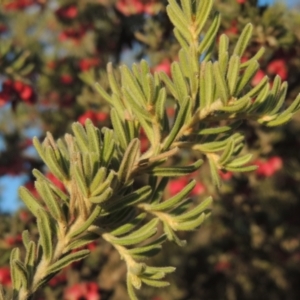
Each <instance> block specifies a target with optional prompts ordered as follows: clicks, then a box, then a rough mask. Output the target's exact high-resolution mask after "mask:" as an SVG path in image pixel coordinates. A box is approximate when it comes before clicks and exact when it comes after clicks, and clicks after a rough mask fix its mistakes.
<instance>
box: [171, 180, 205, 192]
mask: <svg viewBox="0 0 300 300" xmlns="http://www.w3.org/2000/svg"><path fill="white" fill-rule="evenodd" d="M188 183H189V177H181V178H179V179H173V180H170V182H169V184H168V189H169V193H170V196H174V195H176V194H177V193H179V192H180V191H181V190H182V189H184V188H185V187H186V186H187V184H188ZM204 192H205V186H204V185H203V184H202V183H200V182H197V183H196V185H195V187H194V189H193V190H192V191H191V194H190V195H191V196H196V195H201V194H203V193H204Z"/></svg>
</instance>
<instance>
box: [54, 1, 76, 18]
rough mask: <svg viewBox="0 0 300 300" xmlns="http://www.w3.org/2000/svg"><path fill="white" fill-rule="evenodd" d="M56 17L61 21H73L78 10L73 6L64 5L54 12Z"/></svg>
mask: <svg viewBox="0 0 300 300" xmlns="http://www.w3.org/2000/svg"><path fill="white" fill-rule="evenodd" d="M55 14H56V16H57V17H58V18H61V19H69V20H71V19H74V18H76V17H77V15H78V9H77V7H76V6H75V5H74V4H71V5H66V6H63V7H61V8H59V9H58V10H56V12H55Z"/></svg>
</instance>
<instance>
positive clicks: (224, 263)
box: [214, 260, 231, 273]
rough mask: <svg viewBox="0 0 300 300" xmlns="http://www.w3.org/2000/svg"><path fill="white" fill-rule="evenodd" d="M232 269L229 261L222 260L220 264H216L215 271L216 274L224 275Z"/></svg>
mask: <svg viewBox="0 0 300 300" xmlns="http://www.w3.org/2000/svg"><path fill="white" fill-rule="evenodd" d="M230 268H231V264H230V262H229V261H227V260H220V261H219V262H217V263H216V264H215V267H214V270H215V271H216V272H220V273H222V272H224V271H226V270H229V269H230Z"/></svg>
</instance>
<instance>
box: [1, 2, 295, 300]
mask: <svg viewBox="0 0 300 300" xmlns="http://www.w3.org/2000/svg"><path fill="white" fill-rule="evenodd" d="M165 7H166V3H165V2H164V1H155V0H153V1H144V2H143V1H141V0H131V1H130V0H127V1H126V0H119V1H110V0H101V1H96V0H95V1H93V0H89V1H88V0H87V1H80V2H79V3H78V2H74V1H66V0H65V1H42V0H40V1H38V0H37V1H34V0H19V1H11V2H7V4H5V5H3V7H2V8H1V15H0V35H1V48H0V60H1V65H0V73H1V77H2V90H1V92H0V105H1V121H0V126H1V129H0V131H1V138H2V139H3V150H2V152H1V157H0V174H1V176H6V175H13V176H20V175H24V174H26V176H27V178H28V182H27V184H26V186H27V188H29V189H31V190H32V192H33V193H34V192H35V190H34V185H33V182H32V180H33V178H32V177H31V176H32V175H31V170H32V169H33V168H37V169H39V170H41V171H42V172H44V173H45V174H46V176H47V177H48V178H49V179H50V180H51V181H53V182H54V183H55V184H56V185H57V186H58V187H60V188H62V187H63V186H62V185H61V183H60V182H59V180H58V179H56V178H55V177H54V175H53V174H51V173H49V171H47V169H46V168H45V167H44V166H43V164H42V163H41V161H40V160H39V159H38V157H37V155H36V153H35V152H34V151H33V149H32V144H31V138H30V133H31V132H32V131H34V132H39V138H40V139H43V138H44V135H45V132H46V131H50V132H52V133H53V135H54V137H55V138H59V137H61V136H62V135H63V134H64V133H65V132H70V130H71V127H70V126H71V124H72V122H73V121H74V120H78V121H79V122H80V123H84V121H85V120H86V118H90V119H91V120H92V121H93V122H94V124H95V125H99V126H102V125H107V126H109V118H108V107H107V106H106V103H105V102H104V101H103V99H101V96H99V94H98V93H97V92H96V91H95V90H94V89H93V88H92V87H91V82H90V81H89V80H88V78H89V77H88V76H86V74H89V75H90V77H91V78H93V81H94V80H97V81H98V82H100V84H101V85H102V86H104V87H108V81H107V78H106V76H105V73H104V70H105V68H106V64H107V62H108V61H113V62H114V63H115V64H119V63H121V62H126V63H129V64H130V63H131V60H140V59H141V58H144V59H146V60H147V61H148V62H149V63H150V64H151V66H152V70H162V71H165V72H166V73H167V74H168V75H170V62H171V61H172V60H176V59H177V53H178V49H179V45H178V44H177V43H176V40H175V39H174V37H173V33H172V26H171V24H170V21H169V20H168V18H167V17H166V12H165ZM215 7H216V8H217V9H218V10H219V11H220V12H221V13H222V16H223V19H222V31H223V32H226V33H227V34H228V35H229V36H230V39H231V40H232V41H233V42H234V41H236V40H237V38H238V37H239V35H240V33H241V30H242V28H244V26H245V24H246V23H248V22H251V23H253V25H254V35H253V38H252V40H251V45H250V47H249V48H248V50H247V52H246V53H245V58H244V59H245V60H247V58H248V57H252V56H253V55H254V54H255V53H256V52H257V50H258V48H260V47H261V46H264V47H265V48H266V53H265V55H264V56H263V58H262V59H261V61H260V63H261V66H262V68H261V70H259V71H258V72H257V74H256V76H255V78H254V80H253V85H254V84H257V83H258V82H259V81H260V80H261V79H262V77H263V76H264V74H268V75H269V76H271V78H274V77H275V74H278V75H279V76H280V77H281V78H282V80H287V81H288V82H289V89H288V97H287V101H288V102H290V101H291V100H292V99H294V98H295V96H296V95H297V94H298V93H299V92H300V84H299V82H300V59H299V57H300V31H299V28H300V26H299V25H300V24H299V22H300V21H299V20H300V17H299V16H300V15H299V13H297V12H291V11H288V10H286V9H285V8H284V7H282V6H280V5H276V6H272V7H257V3H256V1H242V0H240V1H235V0H232V1H226V2H224V1H215ZM232 44H234V43H232ZM84 74H85V75H84ZM172 113H173V110H172V107H171V106H170V108H169V115H170V117H172ZM298 118H299V115H296V116H295V117H294V119H293V121H292V122H291V123H289V124H288V125H286V126H285V127H282V128H279V129H278V128H276V130H270V129H265V128H261V127H260V126H258V125H257V124H254V123H252V122H251V121H249V122H247V123H245V124H242V129H243V131H244V132H245V134H246V137H247V142H248V147H249V150H250V152H251V153H254V154H255V158H254V161H255V162H256V163H257V165H258V166H259V168H258V169H257V171H255V172H250V173H246V174H232V173H231V172H227V173H222V174H221V176H222V178H223V185H222V187H221V189H220V190H219V191H217V190H216V189H215V187H214V186H213V185H212V184H211V183H210V181H211V180H210V178H209V177H208V176H207V173H208V168H209V166H208V165H204V166H203V167H202V168H201V169H200V171H201V172H200V174H199V173H197V174H195V175H194V176H195V177H197V179H198V183H197V185H196V187H195V189H194V190H193V195H194V196H195V197H199V198H201V199H203V198H204V197H205V195H206V194H207V195H211V194H212V195H213V196H214V199H215V203H214V210H213V214H212V216H211V218H210V220H209V221H208V222H207V223H206V224H205V226H203V227H202V229H201V230H200V231H199V232H198V231H197V232H195V233H192V234H187V236H182V238H187V239H189V243H188V246H187V247H186V248H174V247H173V246H172V245H170V246H167V247H165V249H164V251H163V253H162V254H160V255H159V256H157V257H155V261H156V263H157V264H165V265H174V266H176V267H177V272H176V273H174V274H173V275H171V276H170V278H169V280H170V281H171V286H170V287H169V288H168V289H166V290H161V291H157V290H153V289H150V288H149V289H145V290H143V291H142V292H141V293H142V294H141V295H140V296H141V299H152V298H153V299H211V300H215V299H218V300H222V299H226V300H227V299H228V300H231V299H232V300H234V299H245V300H247V299H249V300H250V299H258V300H259V299H275V300H276V299H288V300H294V299H295V300H296V299H299V297H300V290H299V285H298V282H299V280H300V268H299V260H300V245H299V227H300V223H299V217H298V214H299V209H300V207H299V200H298V199H299V192H300V191H299V184H298V181H299V178H300V174H299V163H300V161H299V155H298V147H299V138H298V137H299V132H298V131H299V130H300V125H299V120H298ZM142 142H144V143H147V139H146V137H145V139H144V140H143V141H142ZM145 147H146V145H145ZM190 159H191V158H190V157H184V156H183V157H176V160H177V161H180V160H183V161H189V160H190ZM188 180H189V178H183V179H182V178H181V179H178V180H172V181H171V182H170V183H169V185H168V189H167V195H166V197H167V196H170V195H174V194H175V193H176V192H178V191H180V190H181V189H182V188H183V187H184V186H185V185H186V184H187V182H188ZM1 221H2V222H1V225H0V226H1V230H0V235H1V239H0V251H1V255H0V264H1V268H0V282H1V283H2V284H4V285H5V286H8V287H9V286H10V284H11V280H10V275H9V271H8V267H7V263H8V258H9V253H10V250H11V249H12V248H13V247H15V246H18V245H20V243H21V236H20V234H21V232H22V231H23V230H24V229H29V230H30V231H31V232H33V233H34V232H37V230H36V229H35V226H36V225H35V222H34V218H33V217H32V216H31V214H30V213H29V212H27V211H25V210H24V209H19V210H18V211H17V212H16V214H15V215H14V216H10V215H6V214H4V213H3V214H2V215H1ZM88 248H89V249H90V250H92V254H91V255H90V256H89V257H88V258H87V259H86V260H84V261H83V262H80V263H74V264H72V266H71V267H68V268H66V269H65V270H64V271H63V272H62V273H60V274H58V275H57V276H56V277H55V278H53V279H52V280H51V282H50V287H47V288H45V289H44V290H42V291H41V292H40V295H39V296H38V298H40V299H55V298H56V299H82V298H83V297H84V298H85V299H88V300H91V299H126V297H127V295H126V289H125V285H124V281H123V277H124V274H125V268H124V265H123V263H122V262H121V261H120V260H119V256H118V253H116V252H115V251H114V250H113V249H112V247H111V246H110V245H109V244H107V243H105V242H104V241H101V240H100V241H98V242H96V243H92V244H90V245H88ZM51 287H55V289H54V288H51Z"/></svg>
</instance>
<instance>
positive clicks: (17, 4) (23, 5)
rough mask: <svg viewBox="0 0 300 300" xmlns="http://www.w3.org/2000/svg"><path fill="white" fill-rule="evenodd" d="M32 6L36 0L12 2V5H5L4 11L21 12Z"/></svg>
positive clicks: (16, 0) (15, 0)
mask: <svg viewBox="0 0 300 300" xmlns="http://www.w3.org/2000/svg"><path fill="white" fill-rule="evenodd" d="M32 4H35V1H34V0H14V1H10V3H7V4H5V5H4V9H6V10H11V11H14V10H20V9H24V8H26V7H27V6H30V5H32Z"/></svg>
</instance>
